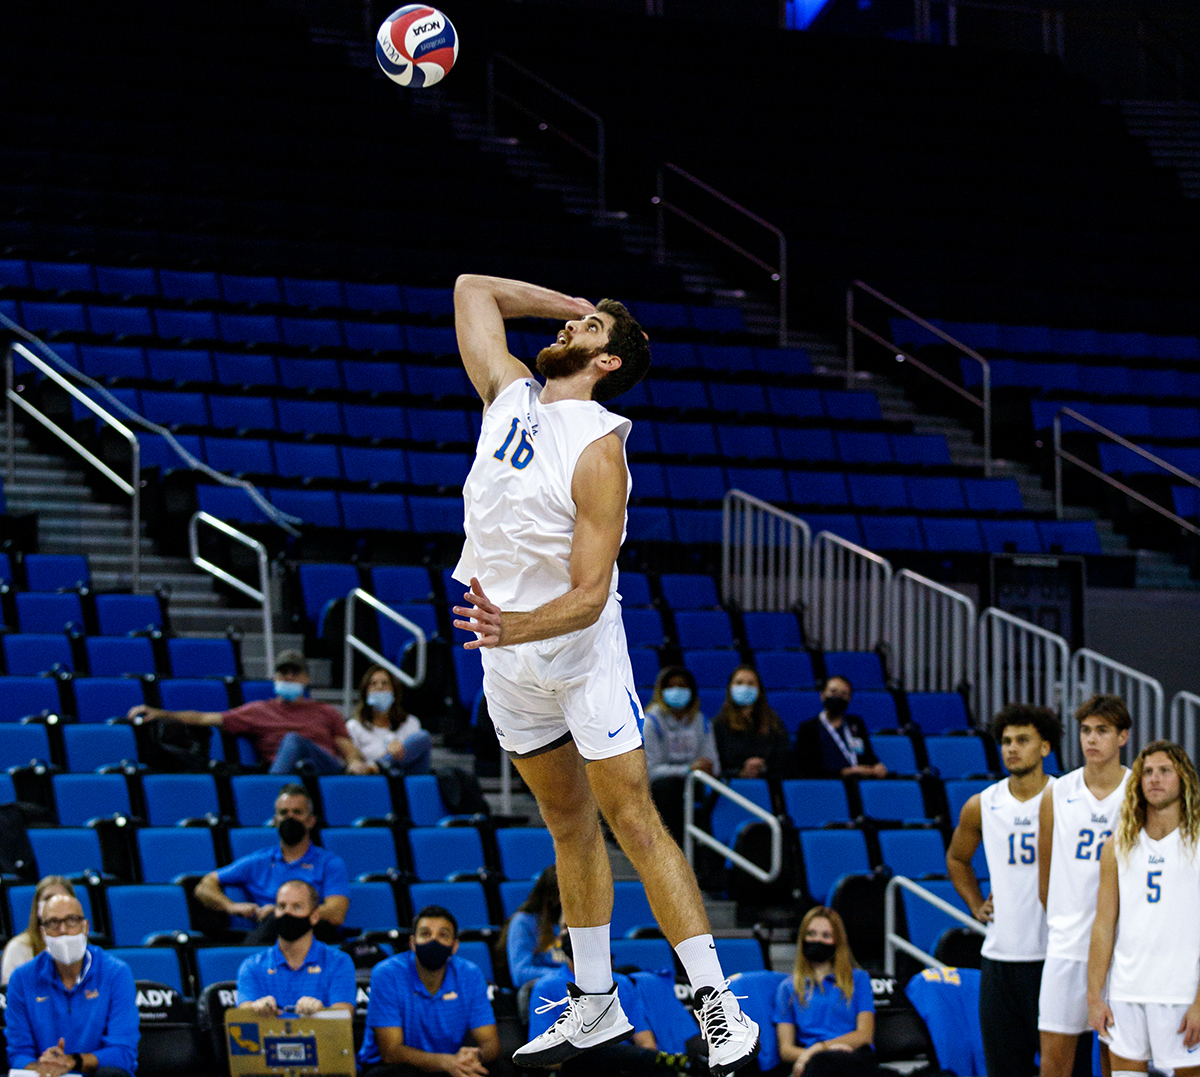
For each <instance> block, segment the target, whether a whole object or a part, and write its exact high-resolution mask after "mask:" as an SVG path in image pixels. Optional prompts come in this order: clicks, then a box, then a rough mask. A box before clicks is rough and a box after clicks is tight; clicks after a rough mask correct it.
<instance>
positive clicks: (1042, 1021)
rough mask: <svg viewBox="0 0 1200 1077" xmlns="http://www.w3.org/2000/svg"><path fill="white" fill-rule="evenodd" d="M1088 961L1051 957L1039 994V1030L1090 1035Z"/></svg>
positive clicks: (1048, 960) (1071, 1034) (1068, 1034)
mask: <svg viewBox="0 0 1200 1077" xmlns="http://www.w3.org/2000/svg"><path fill="white" fill-rule="evenodd" d="M1090 1028H1091V1026H1090V1025H1089V1024H1088V1006H1087V962H1086V961H1071V960H1069V959H1068V958H1065V957H1048V958H1046V963H1045V964H1044V965H1043V966H1042V991H1041V994H1040V995H1038V1030H1039V1031H1041V1032H1061V1033H1063V1034H1064V1035H1067V1036H1073V1035H1077V1034H1078V1033H1080V1032H1087V1031H1088V1030H1089V1029H1090Z"/></svg>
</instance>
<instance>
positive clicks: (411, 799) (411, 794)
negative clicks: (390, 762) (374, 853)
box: [404, 696, 475, 827]
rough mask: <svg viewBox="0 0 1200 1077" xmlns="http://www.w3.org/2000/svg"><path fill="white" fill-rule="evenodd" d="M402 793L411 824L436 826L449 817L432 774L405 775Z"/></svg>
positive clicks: (472, 697)
mask: <svg viewBox="0 0 1200 1077" xmlns="http://www.w3.org/2000/svg"><path fill="white" fill-rule="evenodd" d="M470 698H471V699H474V698H475V697H474V696H471V697H470ZM404 793H405V796H406V798H407V800H408V816H409V821H410V822H411V824H412V825H413V826H415V827H429V826H437V825H438V824H439V823H440V822H441V821H442V820H443V819H448V818H450V813H449V812H448V811H447V810H446V805H445V803H443V801H442V794H441V792H440V791H439V789H438V784H437V778H435V777H434V776H433V775H432V774H409V775H406V776H405V778H404Z"/></svg>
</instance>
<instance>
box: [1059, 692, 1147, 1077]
mask: <svg viewBox="0 0 1200 1077" xmlns="http://www.w3.org/2000/svg"><path fill="white" fill-rule="evenodd" d="M1075 720H1076V721H1077V722H1078V723H1079V744H1080V747H1081V748H1082V749H1083V758H1084V760H1085V762H1084V764H1083V766H1082V767H1080V768H1079V769H1078V770H1073V771H1071V773H1070V774H1065V775H1063V777H1061V778H1059V779H1058V781H1056V782H1055V783H1054V788H1053V789H1052V790H1051V795H1050V796H1048V797H1042V816H1041V824H1040V827H1039V832H1038V889H1039V892H1040V896H1041V899H1042V904H1043V905H1045V907H1046V922H1047V925H1048V927H1049V935H1048V938H1047V941H1046V963H1045V965H1044V967H1043V969H1042V990H1041V994H1040V995H1039V997H1038V1029H1039V1030H1040V1031H1041V1044H1042V1070H1041V1072H1042V1077H1067V1075H1068V1074H1069V1073H1070V1072H1071V1069H1072V1066H1073V1064H1074V1061H1075V1050H1076V1047H1077V1046H1078V1045H1079V1035H1080V1033H1083V1032H1088V1031H1089V1030H1090V1028H1091V1026H1090V1024H1089V1022H1088V1005H1087V960H1088V946H1089V945H1090V942H1091V937H1092V921H1093V920H1094V919H1095V916H1096V890H1097V888H1098V887H1099V885H1100V854H1101V852H1102V851H1103V849H1104V846H1105V845H1106V844H1107V843H1108V840H1109V838H1111V837H1112V835H1113V833H1114V832H1115V831H1116V829H1117V820H1118V816H1119V814H1120V810H1121V800H1122V797H1123V796H1124V795H1125V782H1126V781H1127V780H1128V778H1129V770H1128V768H1126V767H1123V766H1122V765H1121V748H1122V747H1123V746H1124V744H1125V742H1126V741H1127V740H1128V739H1129V728H1130V726H1131V725H1132V724H1133V723H1132V722H1131V721H1130V718H1129V711H1128V710H1127V709H1126V707H1125V704H1124V703H1123V702H1122V701H1121V700H1120V699H1119V698H1118V697H1117V696H1092V698H1091V699H1089V700H1088V701H1087V702H1085V703H1084V704H1083V705H1082V706H1081V707H1080V708H1079V709H1078V710H1077V711H1076V712H1075ZM1089 1054H1090V1051H1089ZM1088 1072H1089V1073H1090V1072H1091V1069H1090V1063H1089V1066H1088Z"/></svg>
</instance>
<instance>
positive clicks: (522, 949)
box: [500, 864, 566, 988]
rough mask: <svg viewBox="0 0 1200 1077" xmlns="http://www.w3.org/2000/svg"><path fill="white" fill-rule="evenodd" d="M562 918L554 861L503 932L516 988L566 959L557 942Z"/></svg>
mask: <svg viewBox="0 0 1200 1077" xmlns="http://www.w3.org/2000/svg"><path fill="white" fill-rule="evenodd" d="M561 918H562V902H561V901H560V900H559V897H558V869H557V868H555V866H554V865H553V864H551V865H550V866H549V867H548V868H546V870H545V871H543V872H542V873H541V875H539V876H538V880H537V882H536V883H534V884H533V889H532V890H530V891H529V897H527V898H526V899H525V900H524V901H523V902H522V903H521V906H520V908H518V909H517V911H516V912H514V913H513V914H512V916H510V917H509V919H508V923H507V924H505V925H504V930H503V931H502V932H501V933H500V942H501V945H503V947H504V953H505V955H506V956H507V958H508V975H509V978H510V979H511V980H512V985H513V987H516V988H520V987H521V986H523V985H524V984H527V983H532V982H533V981H534V980H536V979H537V978H538V977H539V976H542V975H544V974H545V973H546V972H548V971H549V970H550V969H554V968H557V967H558V966H559V965H561V964H562V963H563V961H565V960H566V958H565V957H564V956H563V952H562V947H561V946H559V944H558V939H559V925H558V921H559V920H560V919H561Z"/></svg>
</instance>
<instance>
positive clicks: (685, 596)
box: [659, 572, 720, 610]
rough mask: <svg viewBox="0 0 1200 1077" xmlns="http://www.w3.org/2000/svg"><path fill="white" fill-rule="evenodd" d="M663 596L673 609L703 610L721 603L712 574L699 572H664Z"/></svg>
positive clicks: (662, 578) (662, 581)
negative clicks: (707, 574)
mask: <svg viewBox="0 0 1200 1077" xmlns="http://www.w3.org/2000/svg"><path fill="white" fill-rule="evenodd" d="M659 583H660V585H661V587H662V594H663V598H664V599H665V600H666V603H667V605H668V606H669V607H670V608H671V609H673V610H703V609H712V608H714V607H716V606H718V605H720V600H719V599H718V598H717V585H716V583H715V582H714V581H713V578H712V577H711V576H706V575H701V574H698V573H672V572H668V573H664V574H663V576H662V577H660V579H659Z"/></svg>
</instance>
